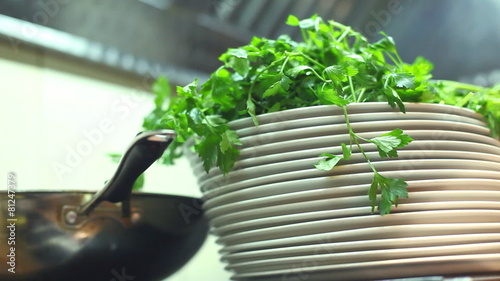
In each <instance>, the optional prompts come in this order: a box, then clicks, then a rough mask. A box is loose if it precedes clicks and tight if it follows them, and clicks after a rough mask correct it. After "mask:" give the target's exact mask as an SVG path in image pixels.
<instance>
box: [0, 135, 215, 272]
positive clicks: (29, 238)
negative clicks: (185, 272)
mask: <svg viewBox="0 0 500 281" xmlns="http://www.w3.org/2000/svg"><path fill="white" fill-rule="evenodd" d="M174 138H175V133H174V132H173V131H170V130H158V131H149V132H144V133H140V134H139V135H138V136H137V137H136V138H135V139H134V141H133V142H132V144H131V146H130V147H129V149H128V150H127V151H126V153H125V154H124V156H123V158H122V160H121V162H120V164H119V166H118V170H117V172H116V173H115V175H114V176H113V178H112V179H111V180H110V181H109V182H108V183H107V184H106V186H105V187H104V188H103V189H102V190H101V191H99V192H97V193H95V194H94V193H91V192H17V193H15V194H14V193H12V192H11V193H10V194H9V193H8V192H7V191H2V192H0V206H2V207H1V210H0V280H2V281H3V280H15V281H21V280H23V281H58V280H61V281H63V280H64V281H69V280H71V281H80V280H81V281H100V280H102V281H125V280H127V281H128V280H135V281H148V280H151V281H153V280H162V279H164V278H166V277H168V276H169V275H171V274H172V273H174V272H175V271H177V270H178V269H179V268H181V267H182V266H183V265H184V264H185V263H186V262H187V261H188V260H189V259H190V258H191V257H192V256H193V255H194V254H195V253H196V252H197V251H198V250H199V248H200V247H201V245H202V244H203V242H204V241H205V238H206V236H207V232H208V224H207V221H206V219H205V218H204V217H203V214H202V211H201V206H200V204H201V202H199V201H198V200H197V199H196V198H191V197H182V196H171V195H161V194H147V193H132V186H133V183H134V182H135V180H136V179H137V177H138V176H139V175H140V174H142V173H143V172H144V171H145V170H146V169H147V168H148V167H149V166H150V165H151V164H152V163H153V162H154V161H156V160H157V159H158V158H159V157H160V156H161V155H162V153H163V152H164V150H165V148H166V147H167V146H168V145H169V144H170V143H171V142H172V140H173V139H174ZM9 195H10V196H9ZM8 200H15V206H14V207H15V211H14V212H12V210H13V209H12V208H11V209H10V211H9V209H8V208H7V206H8V204H9V203H8V202H9V201H8ZM13 202H14V201H10V203H13ZM11 205H13V204H11ZM11 213H12V214H13V215H12V216H11ZM13 271H14V272H15V273H13Z"/></svg>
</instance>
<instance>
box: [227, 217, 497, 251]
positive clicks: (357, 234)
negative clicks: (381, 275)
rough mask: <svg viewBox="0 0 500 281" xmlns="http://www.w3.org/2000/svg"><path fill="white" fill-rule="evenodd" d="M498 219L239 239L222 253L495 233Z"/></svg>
mask: <svg viewBox="0 0 500 281" xmlns="http://www.w3.org/2000/svg"><path fill="white" fill-rule="evenodd" d="M498 233H500V223H438V224H432V223H423V224H413V225H412V224H403V225H390V226H376V227H367V228H360V229H350V230H341V231H335V232H324V233H317V234H311V235H303V236H291V237H287V238H279V239H272V240H264V241H257V242H249V243H239V244H235V245H227V246H225V247H223V248H222V249H221V250H220V252H221V253H226V254H230V253H244V252H249V251H259V250H269V251H272V250H275V249H280V248H292V247H298V246H311V247H312V246H316V247H318V246H319V247H320V246H322V245H325V244H329V243H343V242H355V243H363V242H367V243H368V242H370V241H373V240H379V239H394V238H411V237H431V236H436V235H465V234H498Z"/></svg>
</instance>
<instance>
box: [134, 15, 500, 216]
mask: <svg viewBox="0 0 500 281" xmlns="http://www.w3.org/2000/svg"><path fill="white" fill-rule="evenodd" d="M287 24H288V25H291V26H295V27H297V28H299V29H300V31H301V33H302V38H303V41H301V42H297V41H294V40H292V39H291V38H290V37H289V36H287V35H282V36H280V37H279V38H277V39H276V40H272V39H267V38H257V37H254V38H253V39H252V40H251V42H250V43H249V44H248V45H245V46H242V47H239V48H231V49H228V50H227V52H225V53H224V54H222V55H221V56H220V58H219V59H220V61H221V62H222V63H223V65H222V66H221V67H219V68H218V69H217V70H216V71H214V72H213V73H212V74H211V76H210V78H209V79H208V80H207V81H206V82H205V83H203V84H202V85H198V84H199V83H198V80H195V81H194V82H192V83H190V84H188V85H186V86H185V87H177V91H176V92H177V96H171V89H170V85H169V83H168V81H167V80H166V79H165V78H159V79H158V80H157V81H156V83H155V84H154V86H153V92H154V93H155V94H156V99H155V104H156V108H155V109H154V110H153V111H152V112H151V114H150V115H148V116H147V117H145V119H144V128H145V129H159V128H168V129H173V130H175V131H176V132H177V133H178V138H177V140H176V142H174V143H173V144H172V145H171V146H170V147H169V148H168V151H167V153H166V154H165V155H164V161H165V162H168V163H173V161H174V159H176V158H178V157H180V156H181V155H182V149H180V147H181V146H182V145H183V144H184V143H185V141H186V140H188V139H189V138H194V140H195V144H194V148H193V149H194V151H195V152H196V153H198V155H199V157H201V159H202V160H203V166H204V168H205V170H206V171H208V170H209V169H210V168H212V167H214V166H216V167H218V168H219V169H220V170H221V171H222V172H223V173H228V172H229V171H230V170H231V168H232V167H233V166H234V163H235V161H236V159H237V157H238V155H239V150H238V146H239V145H240V144H241V142H240V141H239V139H238V136H237V134H236V133H235V131H233V130H231V128H230V127H229V125H228V122H229V121H232V120H236V119H241V118H246V117H252V118H253V119H254V123H255V125H258V121H257V119H256V116H257V115H259V114H264V113H269V112H275V111H282V110H286V109H292V108H299V107H307V106H315V105H336V106H339V107H342V108H343V109H344V116H345V120H346V124H347V126H348V130H349V134H350V140H349V143H347V144H346V143H343V144H342V150H343V153H342V155H332V154H328V153H324V154H322V155H320V156H321V157H323V158H322V159H321V160H319V161H318V163H316V165H315V166H316V168H318V169H320V170H331V169H333V168H334V167H335V165H336V164H337V163H338V162H340V161H341V160H342V159H349V158H350V156H351V153H352V148H353V147H354V146H356V147H357V148H358V150H359V151H360V152H361V153H362V154H363V155H364V157H365V158H366V160H367V162H368V163H369V165H370V167H371V168H372V170H373V172H374V177H373V182H372V184H371V187H370V189H369V191H368V195H369V198H370V200H371V202H372V211H374V209H375V207H377V208H378V211H379V213H380V214H387V213H390V210H391V206H392V205H397V203H398V198H402V197H407V196H408V193H407V189H406V187H407V183H406V182H405V181H404V180H403V179H397V178H388V177H384V176H382V175H381V174H380V173H378V171H377V170H376V168H375V166H374V165H373V164H372V163H371V162H370V160H369V159H368V157H367V156H366V154H365V153H364V151H363V149H362V148H361V146H360V143H361V142H370V143H373V144H375V145H376V146H377V148H378V151H379V154H380V156H381V157H396V156H397V149H398V148H402V147H404V146H406V145H407V144H408V143H410V142H411V141H412V138H411V137H410V136H408V135H406V134H403V132H402V130H400V129H397V128H396V129H395V130H393V131H391V132H388V133H387V134H384V135H382V136H379V137H376V138H372V139H365V138H362V137H360V136H359V135H357V134H356V133H355V132H354V131H353V130H352V128H351V126H350V123H349V118H348V114H347V110H346V105H348V104H349V103H354V102H374V101H383V102H387V103H388V104H389V105H390V106H392V107H393V108H396V107H397V108H399V109H400V110H401V111H402V112H405V106H404V102H423V103H444V104H450V105H457V106H461V107H466V108H470V109H473V110H475V111H476V112H479V113H481V114H483V115H484V116H485V118H486V119H487V120H488V124H489V126H490V128H491V131H492V134H493V136H494V137H497V136H498V133H499V123H500V87H494V88H483V87H478V86H474V85H468V84H463V83H458V82H453V81H434V80H432V79H431V78H432V75H431V70H432V68H433V65H432V64H431V63H430V62H429V61H427V60H425V59H424V58H421V57H419V58H417V59H416V60H415V61H414V62H413V63H411V64H408V63H405V62H403V61H402V60H401V58H400V55H399V54H398V51H397V49H396V46H395V43H394V41H393V39H392V38H391V37H390V36H387V35H386V34H383V38H382V39H381V40H379V41H377V42H374V43H370V42H368V40H367V39H366V38H365V37H364V36H363V35H362V34H360V33H359V32H356V31H355V30H353V29H352V28H351V27H349V26H345V25H343V24H340V23H338V22H335V21H332V20H330V21H324V20H323V19H322V18H320V17H318V16H312V17H311V18H307V19H304V20H299V19H298V18H297V17H295V16H289V17H288V20H287ZM167 101H169V103H168V106H165V105H166V103H167ZM378 194H380V196H378Z"/></svg>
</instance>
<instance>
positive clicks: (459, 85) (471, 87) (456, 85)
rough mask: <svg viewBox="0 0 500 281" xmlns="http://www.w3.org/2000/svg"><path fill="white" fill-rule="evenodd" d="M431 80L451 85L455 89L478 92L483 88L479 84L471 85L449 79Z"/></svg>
mask: <svg viewBox="0 0 500 281" xmlns="http://www.w3.org/2000/svg"><path fill="white" fill-rule="evenodd" d="M432 81H435V82H438V83H439V82H441V83H443V84H444V85H445V86H451V87H453V88H455V89H462V90H467V91H470V92H479V91H482V90H484V88H483V87H481V86H477V85H472V84H468V83H463V82H457V81H450V80H432Z"/></svg>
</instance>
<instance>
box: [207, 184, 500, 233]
mask: <svg viewBox="0 0 500 281" xmlns="http://www.w3.org/2000/svg"><path fill="white" fill-rule="evenodd" d="M407 183H408V187H407V188H408V191H409V195H410V198H412V197H413V193H414V192H422V191H435V190H438V191H439V190H446V191H461V190H475V191H500V179H497V180H490V179H465V178H457V179H433V180H416V181H407ZM310 184H314V183H310ZM369 187H370V185H369V184H362V185H350V186H342V187H336V188H330V187H324V188H318V189H312V190H306V191H297V192H286V189H284V190H283V193H281V194H277V195H269V196H266V194H267V192H269V191H270V190H271V191H272V190H273V189H274V188H273V187H272V186H266V187H265V188H263V189H260V188H255V189H254V190H253V191H254V192H252V189H247V190H242V191H239V192H234V193H233V194H228V196H224V197H225V198H224V197H219V198H214V199H212V200H209V201H207V202H205V203H204V204H203V208H204V209H205V210H212V209H213V211H211V212H210V213H212V214H219V215H218V216H214V217H213V218H212V220H211V221H210V223H211V225H213V226H215V227H220V226H221V225H225V224H230V223H234V222H237V221H239V220H240V219H241V218H242V217H243V218H245V219H248V220H250V219H257V218H262V217H265V216H267V213H266V212H263V211H260V210H261V209H266V208H267V207H279V206H282V205H284V206H288V205H290V204H294V203H301V202H308V201H313V200H321V199H325V198H342V197H351V196H365V197H366V194H367V191H368V189H369ZM261 193H263V194H261ZM219 199H220V200H219ZM492 199H493V198H492ZM348 207H352V206H348ZM361 208H362V210H363V211H364V209H365V208H366V207H361ZM395 210H396V209H395ZM214 211H215V212H214Z"/></svg>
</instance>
